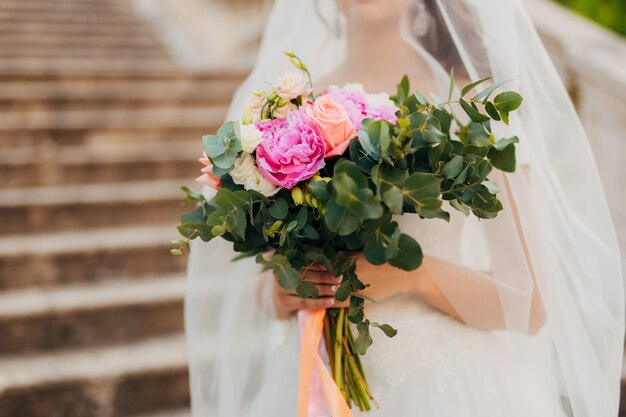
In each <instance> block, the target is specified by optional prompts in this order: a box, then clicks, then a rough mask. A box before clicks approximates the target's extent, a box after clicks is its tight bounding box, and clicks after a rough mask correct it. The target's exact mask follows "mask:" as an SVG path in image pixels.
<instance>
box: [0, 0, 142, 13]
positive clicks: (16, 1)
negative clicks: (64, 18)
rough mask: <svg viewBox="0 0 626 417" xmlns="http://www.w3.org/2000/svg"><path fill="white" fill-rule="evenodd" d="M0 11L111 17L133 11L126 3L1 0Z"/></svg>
mask: <svg viewBox="0 0 626 417" xmlns="http://www.w3.org/2000/svg"><path fill="white" fill-rule="evenodd" d="M0 10H7V11H13V12H17V11H39V12H44V11H46V12H63V13H72V12H77V11H88V12H94V11H98V12H106V13H109V14H112V15H125V16H128V15H133V10H132V8H131V7H128V2H115V1H85V0H80V1H58V0H56V1H44V0H2V2H0Z"/></svg>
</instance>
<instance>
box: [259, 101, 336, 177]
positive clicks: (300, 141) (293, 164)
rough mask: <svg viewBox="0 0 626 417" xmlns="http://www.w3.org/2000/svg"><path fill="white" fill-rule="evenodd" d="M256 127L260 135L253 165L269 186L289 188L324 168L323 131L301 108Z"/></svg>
mask: <svg viewBox="0 0 626 417" xmlns="http://www.w3.org/2000/svg"><path fill="white" fill-rule="evenodd" d="M256 126H257V128H258V129H259V130H260V131H261V133H262V134H263V141H262V142H261V143H260V144H259V146H258V147H257V148H256V163H257V166H258V168H259V171H260V172H261V174H262V175H263V176H264V177H265V179H266V180H268V181H269V182H271V183H272V184H275V185H278V186H280V187H283V188H287V189H291V188H293V187H294V186H295V185H296V184H298V183H299V182H300V181H304V180H307V179H309V178H311V177H312V176H313V175H315V173H316V172H317V171H319V169H320V168H322V167H323V166H324V154H325V151H326V144H325V143H324V138H323V137H322V132H321V131H320V128H319V126H318V125H317V124H316V123H315V122H314V121H313V120H310V119H309V117H308V116H307V114H306V112H305V110H304V109H300V110H296V111H293V112H291V113H289V114H288V115H287V117H284V118H279V119H274V120H271V121H268V122H258V123H257V124H256Z"/></svg>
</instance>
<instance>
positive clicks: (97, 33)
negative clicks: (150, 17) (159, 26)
mask: <svg viewBox="0 0 626 417" xmlns="http://www.w3.org/2000/svg"><path fill="white" fill-rule="evenodd" d="M26 33H27V34H36V35H39V36H47V35H52V36H61V35H68V36H87V37H90V38H93V37H109V36H111V35H112V34H113V33H115V36H125V37H127V38H128V41H129V42H133V40H134V39H135V38H140V37H150V38H154V36H155V35H154V32H153V31H152V29H151V28H150V27H149V26H148V25H123V26H118V27H115V28H114V30H112V29H111V27H109V26H107V25H92V24H89V23H83V22H81V21H75V22H72V23H71V24H68V23H67V22H36V21H27V22H24V21H13V22H12V21H8V22H2V25H0V34H1V35H2V36H5V35H17V34H26Z"/></svg>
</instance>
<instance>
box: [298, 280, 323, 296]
mask: <svg viewBox="0 0 626 417" xmlns="http://www.w3.org/2000/svg"><path fill="white" fill-rule="evenodd" d="M296 294H298V296H300V297H302V298H317V297H319V295H320V292H319V290H318V289H317V287H316V286H315V285H314V284H311V283H310V282H306V281H304V282H301V283H300V285H298V286H297V287H296Z"/></svg>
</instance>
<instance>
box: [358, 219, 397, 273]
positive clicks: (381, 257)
mask: <svg viewBox="0 0 626 417" xmlns="http://www.w3.org/2000/svg"><path fill="white" fill-rule="evenodd" d="M397 229H398V224H397V223H396V222H392V221H391V216H389V215H387V216H385V217H383V218H381V219H376V220H371V221H369V222H367V223H366V224H365V225H364V227H363V233H362V234H361V241H362V242H363V255H364V256H365V259H367V261H368V262H369V263H371V264H372V265H382V264H384V263H385V262H386V261H387V258H386V256H385V250H386V248H387V245H388V244H389V242H391V238H392V236H393V234H394V233H395V232H396V230H397Z"/></svg>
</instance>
